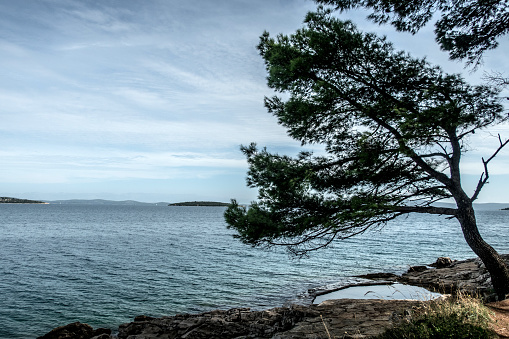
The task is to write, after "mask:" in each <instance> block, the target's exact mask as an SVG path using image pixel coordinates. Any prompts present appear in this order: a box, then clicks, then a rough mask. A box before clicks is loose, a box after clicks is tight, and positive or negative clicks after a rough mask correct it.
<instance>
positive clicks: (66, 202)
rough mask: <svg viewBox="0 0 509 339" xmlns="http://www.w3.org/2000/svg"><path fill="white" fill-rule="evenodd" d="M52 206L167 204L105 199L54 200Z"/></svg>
mask: <svg viewBox="0 0 509 339" xmlns="http://www.w3.org/2000/svg"><path fill="white" fill-rule="evenodd" d="M50 203H52V204H61V205H116V206H119V205H120V206H157V205H159V206H166V205H168V203H167V202H158V203H149V202H140V201H134V200H124V201H115V200H104V199H92V200H86V199H71V200H53V201H50Z"/></svg>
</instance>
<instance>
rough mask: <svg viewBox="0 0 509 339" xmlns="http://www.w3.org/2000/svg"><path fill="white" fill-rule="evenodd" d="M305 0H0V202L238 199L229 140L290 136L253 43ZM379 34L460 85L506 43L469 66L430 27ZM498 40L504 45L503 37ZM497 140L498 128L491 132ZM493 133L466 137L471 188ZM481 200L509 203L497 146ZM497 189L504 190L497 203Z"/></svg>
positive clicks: (505, 132) (289, 25)
mask: <svg viewBox="0 0 509 339" xmlns="http://www.w3.org/2000/svg"><path fill="white" fill-rule="evenodd" d="M314 8H316V5H315V4H314V3H313V2H312V1H311V0H257V1H252V0H214V1H210V0H147V1H135V0H103V1H99V0H95V1H82V0H79V1H78V0H76V1H73V0H24V1H10V0H0V145H1V147H0V165H1V166H0V196H14V197H19V198H31V199H45V200H55V199H72V198H85V199H93V198H102V199H113V200H125V199H134V200H139V201H147V202H156V201H170V202H176V201H182V200H220V201H229V199H230V198H237V199H238V200H239V201H241V202H249V201H251V200H254V199H255V198H256V191H255V190H252V189H248V188H246V186H245V177H246V170H247V165H246V162H245V159H244V157H243V156H242V154H241V153H240V151H239V145H241V144H249V143H250V142H257V143H258V144H259V145H260V146H267V147H268V148H269V149H270V150H273V151H277V152H280V153H295V152H296V151H297V150H298V148H299V144H298V143H297V142H295V141H293V140H291V139H290V138H289V137H287V136H286V132H285V130H284V129H283V128H282V127H280V126H278V125H277V123H276V121H275V119H274V118H273V117H272V116H271V115H269V114H268V113H267V112H266V110H265V108H264V107H263V97H264V96H266V95H271V94H272V93H271V91H270V90H269V89H268V88H267V87H266V83H265V76H266V75H265V69H264V65H263V60H262V59H261V58H260V57H259V55H258V53H257V50H256V45H257V43H258V39H259V36H260V35H261V34H262V33H263V31H264V30H267V31H269V32H271V34H273V35H275V34H277V33H287V34H289V33H292V32H294V31H295V30H296V29H297V28H299V27H301V26H302V21H303V18H304V16H305V14H306V13H307V12H308V11H310V10H313V9H314ZM342 16H343V17H345V18H349V19H352V20H353V21H354V22H356V23H357V24H358V25H359V27H361V28H363V29H365V30H369V31H377V32H379V33H380V34H387V35H388V36H389V38H390V39H391V40H393V41H394V42H395V44H396V46H397V47H398V48H401V49H406V50H408V51H410V52H411V53H412V54H414V55H415V56H419V57H423V56H427V57H428V59H429V60H430V61H432V62H434V63H438V64H441V65H442V66H443V67H444V68H445V69H446V70H448V71H449V72H462V73H464V74H465V76H466V77H467V78H469V80H471V81H472V82H476V81H479V79H480V78H481V76H482V72H483V70H490V69H496V70H504V69H503V67H504V64H505V63H506V56H505V55H506V54H507V52H508V46H509V45H508V44H507V43H506V42H505V41H504V42H503V43H502V45H501V46H500V47H499V49H498V50H496V51H495V52H492V53H488V54H487V56H486V58H485V65H484V68H483V69H480V70H479V71H477V72H476V73H469V70H465V69H464V68H463V65H462V64H459V63H453V62H449V61H448V60H447V55H446V54H444V53H443V52H440V51H439V50H438V48H437V47H436V45H435V43H434V41H433V35H432V32H431V29H432V28H429V29H427V30H424V31H423V32H422V33H419V34H418V35H417V36H411V35H409V34H397V33H394V32H393V28H392V27H379V26H376V25H374V24H372V23H369V22H366V21H365V20H364V19H363V18H364V13H358V12H356V13H347V14H344V15H342ZM506 40H507V39H506ZM499 132H500V133H502V136H505V137H506V138H507V137H509V129H508V128H507V127H506V126H500V127H498V128H497V129H496V130H492V131H491V133H492V134H494V135H496V134H497V133H499ZM497 142H498V141H497V139H496V138H495V137H493V136H490V135H488V134H484V135H476V139H473V140H472V142H471V146H472V151H471V152H470V153H469V154H468V157H466V158H465V167H464V174H465V178H464V179H465V182H466V184H467V185H471V186H472V187H473V183H474V182H475V181H476V180H477V179H478V176H479V175H480V173H481V170H482V166H481V162H480V157H481V156H485V157H489V156H490V155H491V149H493V148H495V147H496V146H497ZM490 169H491V174H492V178H493V180H491V184H490V185H489V186H488V187H486V189H485V191H484V192H483V194H482V195H481V197H480V201H482V202H509V196H508V195H507V192H508V191H509V180H508V179H509V149H507V150H505V152H502V154H500V156H499V157H498V158H497V159H496V163H494V164H493V166H492V167H490ZM506 196H507V197H506Z"/></svg>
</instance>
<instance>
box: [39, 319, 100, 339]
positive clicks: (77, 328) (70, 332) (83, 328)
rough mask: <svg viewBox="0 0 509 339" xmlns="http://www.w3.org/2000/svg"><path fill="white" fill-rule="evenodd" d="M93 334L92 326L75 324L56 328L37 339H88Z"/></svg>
mask: <svg viewBox="0 0 509 339" xmlns="http://www.w3.org/2000/svg"><path fill="white" fill-rule="evenodd" d="M93 334H94V329H93V328H92V326H90V325H88V324H82V323H80V322H75V323H72V324H68V325H65V326H60V327H57V328H55V329H53V330H51V331H50V332H48V333H46V334H45V335H43V336H42V337H38V338H37V339H90V338H92V337H93V336H94V335H93Z"/></svg>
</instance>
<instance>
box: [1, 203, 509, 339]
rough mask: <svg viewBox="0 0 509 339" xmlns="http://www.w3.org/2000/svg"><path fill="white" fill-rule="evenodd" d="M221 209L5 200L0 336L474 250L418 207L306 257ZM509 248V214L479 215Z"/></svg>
mask: <svg viewBox="0 0 509 339" xmlns="http://www.w3.org/2000/svg"><path fill="white" fill-rule="evenodd" d="M223 212H224V208H221V207H167V206H103V205H97V206H90V205H7V204H0V216H1V218H2V222H1V223H0V338H2V339H8V338H9V339H15V338H35V337H37V336H40V335H43V334H45V333H47V332H48V331H49V330H51V329H52V328H54V327H56V326H59V325H64V324H67V323H71V322H74V321H80V322H85V323H89V324H91V325H92V326H93V327H94V328H96V327H107V328H112V329H115V328H118V325H119V324H121V323H124V322H129V321H132V319H133V318H134V317H135V316H137V315H142V314H144V315H148V316H162V315H174V314H177V313H182V312H201V311H207V310H211V309H216V308H224V309H226V308H231V307H246V306H248V307H251V308H253V309H262V308H268V307H276V306H281V305H283V304H284V303H287V302H288V301H291V300H294V299H295V298H296V296H297V295H299V294H301V293H303V292H305V291H306V290H307V289H309V288H314V287H318V286H323V285H326V284H330V283H334V282H337V281H342V280H344V279H345V278H347V277H349V276H352V275H355V274H364V273H370V272H371V273H372V272H380V271H386V272H395V273H401V272H403V271H405V270H406V269H407V268H408V265H419V264H428V263H431V262H434V261H435V259H436V258H437V257H439V256H449V257H452V258H453V259H466V258H471V257H473V253H472V252H471V251H470V249H469V248H468V247H467V245H466V244H465V241H464V240H463V237H462V235H461V231H460V228H459V225H458V224H457V223H456V222H455V221H454V220H446V219H445V218H443V217H438V216H426V215H415V216H411V217H409V218H404V219H401V220H398V221H395V222H393V223H392V224H389V225H388V226H386V227H385V228H383V229H382V230H376V231H371V232H367V233H365V234H363V235H361V236H359V237H357V238H353V239H349V240H347V241H344V242H338V243H336V244H335V246H334V247H332V248H328V249H324V250H321V251H318V252H315V253H313V254H312V255H311V257H310V258H305V259H300V260H297V259H292V258H291V257H289V256H288V255H287V253H286V252H284V251H283V250H282V249H276V250H274V251H264V250H260V249H255V248H251V247H249V246H246V245H243V244H241V243H239V242H238V241H237V240H235V239H233V237H232V234H233V232H232V231H231V230H227V229H226V225H225V223H224V220H223ZM478 218H479V224H480V229H481V232H482V234H483V236H484V237H485V238H486V240H487V241H488V242H490V243H491V244H492V245H493V246H494V247H495V248H496V249H497V250H498V251H499V252H501V253H509V223H508V221H509V211H479V212H478Z"/></svg>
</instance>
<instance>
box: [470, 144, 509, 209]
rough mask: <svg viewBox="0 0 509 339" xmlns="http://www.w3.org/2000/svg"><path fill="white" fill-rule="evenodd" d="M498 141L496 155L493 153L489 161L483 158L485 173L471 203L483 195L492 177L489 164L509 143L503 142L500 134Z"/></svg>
mask: <svg viewBox="0 0 509 339" xmlns="http://www.w3.org/2000/svg"><path fill="white" fill-rule="evenodd" d="M498 141H499V142H500V146H498V148H497V150H496V151H495V153H493V155H492V156H491V157H489V158H488V160H484V158H482V163H483V166H484V172H483V173H482V174H481V177H480V178H479V182H478V183H477V187H476V189H475V192H474V195H472V197H471V198H470V201H472V202H473V201H474V200H476V199H477V197H478V196H479V193H481V189H482V188H483V187H484V185H485V184H486V183H487V182H488V178H489V177H490V175H489V172H488V163H489V162H490V161H491V160H493V159H494V158H495V157H496V156H497V154H498V152H500V150H501V149H502V148H504V146H505V145H507V144H508V143H509V139H507V140H506V141H504V142H502V138H501V137H500V134H499V135H498Z"/></svg>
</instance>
